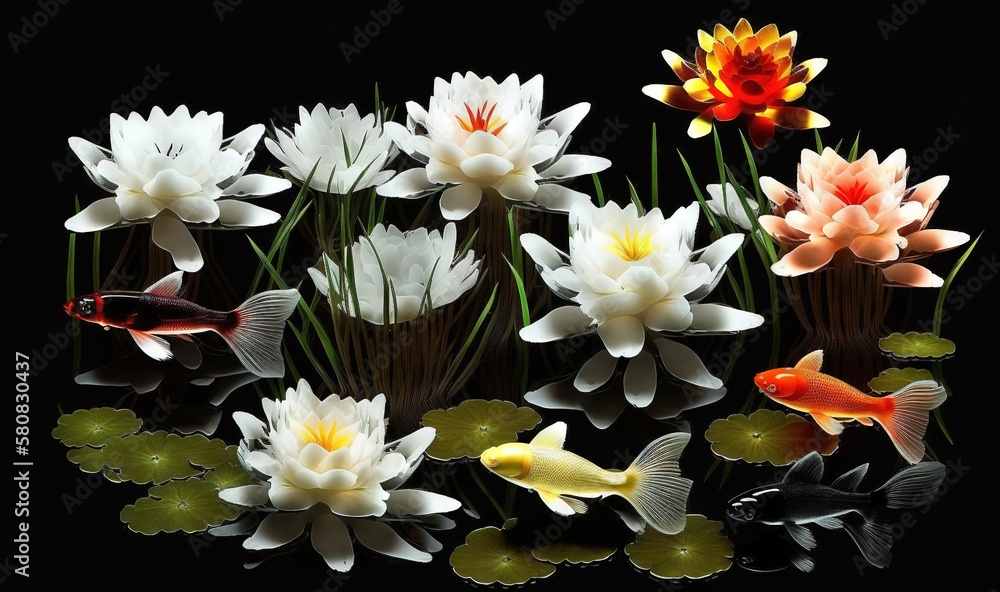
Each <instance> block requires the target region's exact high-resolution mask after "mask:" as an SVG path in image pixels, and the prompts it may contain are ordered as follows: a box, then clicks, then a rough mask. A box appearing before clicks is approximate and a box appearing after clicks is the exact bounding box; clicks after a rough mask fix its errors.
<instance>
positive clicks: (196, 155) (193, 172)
mask: <svg viewBox="0 0 1000 592" xmlns="http://www.w3.org/2000/svg"><path fill="white" fill-rule="evenodd" d="M222 121H223V116H222V113H221V112H217V113H212V114H208V113H206V112H205V111H199V112H198V113H196V114H195V115H194V116H192V115H191V114H190V113H189V112H188V109H187V107H186V106H184V105H181V106H180V107H177V109H175V110H174V112H173V113H171V114H170V115H167V114H166V113H164V112H163V110H162V109H160V108H159V107H153V109H152V111H151V112H150V114H149V119H148V120H147V119H143V117H142V116H140V115H139V114H138V113H135V112H133V113H130V114H129V116H128V118H127V119H126V118H124V117H122V116H121V115H118V114H117V113H112V114H111V134H110V135H111V150H108V149H106V148H102V147H100V146H97V145H96V144H94V143H92V142H90V141H88V140H84V139H83V138H76V137H74V138H70V139H69V145H70V148H71V149H72V150H73V152H74V153H75V154H76V155H77V156H78V157H79V158H80V161H81V162H82V163H83V165H84V168H85V170H86V171H87V174H88V175H90V178H91V179H93V181H94V182H95V183H97V185H98V186H100V187H101V188H103V189H105V190H107V191H109V192H111V193H114V194H115V197H108V198H104V199H99V200H97V201H96V202H94V203H92V204H90V205H89V206H87V207H86V208H85V209H84V210H82V211H81V212H79V213H78V214H76V215H75V216H73V217H71V218H70V219H69V220H66V228H68V229H69V230H72V231H73V232H94V231H98V230H104V229H106V228H110V227H112V226H116V225H120V224H135V223H139V222H149V223H151V224H152V225H153V242H154V243H156V245H157V246H159V247H160V248H161V249H163V250H165V251H167V252H169V253H170V255H171V256H172V257H173V261H174V265H176V266H177V268H178V269H181V270H184V271H189V272H193V271H198V270H199V269H201V267H202V265H203V264H204V259H203V257H202V255H201V250H200V249H199V248H198V244H197V243H196V242H195V240H194V238H193V237H192V236H191V232H190V230H189V229H188V228H187V224H208V223H214V222H218V223H220V224H221V225H223V226H232V227H246V226H261V225H265V224H272V223H274V222H277V221H278V219H279V218H280V217H281V216H280V215H279V214H278V213H277V212H272V211H271V210H268V209H265V208H261V207H259V206H255V205H252V204H249V203H246V202H243V201H240V200H237V199H224V198H236V197H248V196H264V195H271V194H273V193H277V192H279V191H283V190H285V189H288V188H289V187H291V186H292V184H291V183H290V182H289V181H288V180H286V179H280V178H277V177H271V176H268V175H261V174H252V175H245V174H244V173H245V172H246V170H247V167H249V166H250V160H251V159H252V158H253V156H254V148H255V147H256V146H257V143H258V142H259V141H260V138H261V136H262V135H263V134H264V126H263V125H262V124H256V125H251V126H250V127H248V128H246V129H245V130H243V131H242V132H240V133H238V134H236V135H235V136H233V137H231V138H226V139H223V136H222Z"/></svg>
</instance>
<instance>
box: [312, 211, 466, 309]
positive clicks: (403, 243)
mask: <svg viewBox="0 0 1000 592" xmlns="http://www.w3.org/2000/svg"><path fill="white" fill-rule="evenodd" d="M457 236H458V232H457V230H456V229H455V224H454V223H453V222H449V223H448V224H447V225H445V227H444V232H443V233H441V232H439V231H437V230H432V231H429V232H428V230H427V229H426V228H417V229H415V230H409V231H406V232H403V231H401V230H399V229H398V228H396V227H395V226H392V225H389V226H388V227H386V226H383V225H382V224H377V225H376V226H375V228H374V229H373V230H372V232H371V234H370V235H369V236H368V237H367V238H365V237H362V238H361V239H360V240H358V241H357V242H355V243H354V245H353V246H352V247H351V255H352V258H353V262H354V284H353V289H354V290H356V291H357V297H358V302H357V307H356V306H355V302H354V297H353V295H352V293H351V291H350V290H351V288H352V286H350V285H348V283H349V280H348V279H347V277H345V288H346V289H345V290H344V293H341V290H340V286H339V285H338V284H339V280H340V275H341V273H340V267H339V266H338V265H337V264H336V262H334V261H333V260H332V259H330V258H329V257H327V256H326V255H324V256H323V265H324V271H320V270H319V269H316V268H310V269H309V275H310V277H312V279H313V281H314V282H315V283H316V288H317V289H318V290H319V291H320V292H321V293H322V294H323V295H324V296H327V297H328V298H329V297H330V288H331V286H330V282H329V281H328V277H329V278H333V280H334V282H333V293H334V294H335V297H336V301H337V303H338V304H339V306H340V308H341V310H343V311H344V312H346V313H347V314H349V315H351V316H354V317H361V318H363V319H365V320H366V321H369V322H372V323H375V324H376V325H382V324H386V323H388V324H393V323H401V322H404V321H409V320H412V319H415V318H417V317H418V316H420V315H421V314H422V313H424V312H427V311H429V310H431V309H432V308H436V307H439V306H444V305H446V304H449V303H451V302H454V301H455V300H456V299H458V297H459V296H461V295H462V294H464V293H465V292H467V291H468V290H470V289H471V288H472V287H473V286H475V284H476V281H477V280H478V279H479V264H480V260H477V259H476V256H475V253H474V252H472V251H471V250H469V251H467V252H466V253H465V255H463V256H462V257H461V258H457V254H458V252H457V246H458V245H457V242H456V241H457ZM346 275H347V274H345V276H346ZM386 309H388V313H389V316H388V319H386V318H385V316H386V315H385V312H386Z"/></svg>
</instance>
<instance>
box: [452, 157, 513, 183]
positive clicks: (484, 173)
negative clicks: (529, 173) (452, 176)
mask: <svg viewBox="0 0 1000 592" xmlns="http://www.w3.org/2000/svg"><path fill="white" fill-rule="evenodd" d="M460 168H461V169H462V172H463V173H465V174H466V175H468V176H469V177H471V178H473V179H479V178H483V177H486V178H488V177H500V176H503V175H506V174H507V173H509V172H510V171H512V170H513V169H514V164H513V163H512V162H510V161H509V160H507V159H505V158H501V157H499V156H496V155H494V154H477V155H475V156H472V157H469V158H467V159H466V160H465V161H463V162H462V164H461V167H460Z"/></svg>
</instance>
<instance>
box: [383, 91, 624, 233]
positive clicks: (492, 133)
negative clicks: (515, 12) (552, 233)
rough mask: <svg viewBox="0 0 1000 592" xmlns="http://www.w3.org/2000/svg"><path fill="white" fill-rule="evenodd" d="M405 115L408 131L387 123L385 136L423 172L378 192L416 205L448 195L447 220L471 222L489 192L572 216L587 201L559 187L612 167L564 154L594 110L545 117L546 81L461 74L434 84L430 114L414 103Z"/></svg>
mask: <svg viewBox="0 0 1000 592" xmlns="http://www.w3.org/2000/svg"><path fill="white" fill-rule="evenodd" d="M406 110H407V113H408V120H407V127H403V126H402V125H400V124H398V123H394V122H386V124H385V131H386V133H388V134H389V135H390V136H392V138H393V141H394V142H395V143H396V144H397V145H398V146H399V148H400V149H401V150H402V151H403V152H405V153H406V154H408V155H409V156H411V157H412V158H413V159H415V160H416V161H418V162H419V163H420V164H421V165H423V166H420V167H417V168H412V169H409V170H406V171H403V172H402V173H400V174H398V175H396V177H394V178H393V179H392V180H391V181H389V182H388V183H385V184H384V185H381V186H380V187H379V188H378V189H377V190H376V191H377V193H378V194H379V195H382V196H386V197H401V198H410V199H413V198H419V197H425V196H428V195H431V194H433V193H436V192H437V191H440V190H442V189H443V190H444V192H443V193H442V194H441V204H440V205H441V213H442V214H443V215H444V217H445V218H446V219H448V220H461V219H463V218H465V217H466V216H468V215H469V214H470V213H471V212H472V211H473V210H475V209H476V208H477V207H479V204H480V203H481V201H482V199H483V195H484V193H485V192H496V193H497V194H499V195H500V196H502V197H503V198H505V199H507V200H510V201H511V202H515V203H517V204H520V205H527V206H534V207H538V208H543V209H547V210H556V211H563V212H565V211H568V210H569V207H570V205H571V204H572V203H574V202H578V201H586V200H587V199H588V198H587V196H586V195H584V194H582V193H580V192H578V191H573V190H572V189H569V188H567V187H563V186H562V185H559V184H558V182H560V181H564V180H567V179H570V178H572V177H576V176H579V175H588V174H591V173H596V172H598V171H602V170H604V169H606V168H608V167H609V166H611V162H610V161H609V160H607V159H605V158H600V157H597V156H590V155H583V154H565V153H564V152H565V150H566V144H567V142H569V139H570V134H571V132H572V131H573V130H574V129H575V128H576V126H577V125H579V123H580V121H581V120H582V119H583V117H584V116H585V115H586V114H587V112H588V111H590V105H589V104H588V103H578V104H576V105H573V106H572V107H568V108H566V109H564V110H562V111H560V112H558V113H556V114H555V115H552V116H549V117H547V118H545V119H542V117H541V111H542V76H541V75H537V76H535V77H534V78H531V79H530V80H528V81H527V82H525V83H524V84H520V82H519V80H518V77H517V75H516V74H511V75H510V76H508V77H507V78H506V79H505V80H504V81H503V82H500V83H497V82H496V81H494V80H493V78H491V77H489V76H487V77H485V78H480V77H479V76H477V75H476V74H474V73H472V72H468V73H466V74H465V75H464V76H463V75H461V74H459V73H457V72H456V73H454V74H453V75H452V77H451V82H450V83H449V82H447V81H445V80H444V79H442V78H437V79H435V81H434V95H433V96H432V97H431V98H430V104H429V106H428V107H427V108H426V109H424V107H422V106H420V105H419V104H417V103H415V102H413V101H410V102H407V103H406Z"/></svg>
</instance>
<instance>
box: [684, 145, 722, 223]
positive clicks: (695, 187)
mask: <svg viewBox="0 0 1000 592" xmlns="http://www.w3.org/2000/svg"><path fill="white" fill-rule="evenodd" d="M677 155H678V156H680V157H681V164H682V165H683V166H684V172H686V173H687V176H688V180H689V181H690V182H691V189H693V190H694V196H695V198H697V199H698V203H699V204H701V209H702V211H703V212H705V217H706V218H708V223H709V224H711V225H712V229H713V230H715V235H716V236H724V235H725V234H726V233H725V232H723V230H722V225H720V224H719V220H718V219H716V217H715V214H713V213H712V210H710V209H709V208H708V202H706V201H705V196H704V195H702V193H701V188H700V187H698V182H697V181H696V180H695V178H694V173H692V172H691V166H690V165H689V164H688V161H687V159H685V158H684V155H683V154H681V151H680V150H678V151H677Z"/></svg>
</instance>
